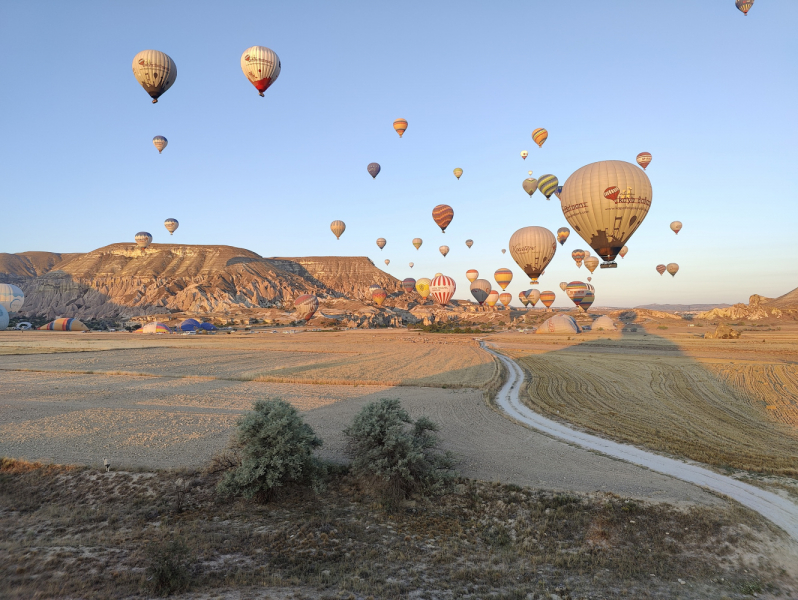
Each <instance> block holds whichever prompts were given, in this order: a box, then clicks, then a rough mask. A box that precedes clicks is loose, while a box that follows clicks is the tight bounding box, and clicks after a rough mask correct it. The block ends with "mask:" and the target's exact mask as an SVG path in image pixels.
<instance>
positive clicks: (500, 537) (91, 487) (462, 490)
mask: <svg viewBox="0 0 798 600" xmlns="http://www.w3.org/2000/svg"><path fill="white" fill-rule="evenodd" d="M214 483H215V478H214V477H213V476H210V475H206V474H202V473H198V472H197V473H188V472H184V473H168V472H146V473H121V472H120V473H114V472H112V473H108V474H106V473H98V472H93V471H90V470H88V469H69V468H63V467H52V466H51V467H43V466H41V465H31V464H20V463H17V462H15V461H7V460H6V461H3V462H2V463H0V596H2V597H3V598H9V599H12V600H16V599H21V598H31V597H37V598H61V597H80V598H118V597H128V596H130V595H134V594H138V593H140V592H146V591H147V590H148V589H150V586H151V585H152V582H151V581H149V582H148V581H147V573H148V572H150V573H151V572H153V569H152V568H153V564H152V557H153V556H154V555H157V554H158V552H155V553H154V552H153V549H155V550H160V552H161V553H163V552H168V548H169V544H170V543H171V542H172V541H173V540H179V541H182V542H183V543H184V544H185V545H186V547H187V549H188V553H187V559H188V565H187V567H188V571H187V573H188V575H189V577H190V581H189V585H190V589H191V591H192V592H194V593H200V592H205V593H214V592H222V591H225V590H228V591H229V590H231V589H234V590H235V589H239V590H253V589H262V588H263V587H278V588H282V589H283V590H291V589H294V590H301V594H300V595H299V596H295V597H303V598H333V597H350V598H365V597H366V596H368V595H371V596H374V597H381V598H404V597H414V598H418V597H462V598H485V597H494V598H504V599H511V598H513V599H522V598H548V597H550V594H553V593H556V594H558V595H559V597H561V598H564V599H576V598H606V597H619V596H620V597H624V596H625V597H632V598H673V597H677V596H678V597H680V598H696V599H697V598H701V599H706V598H717V599H720V598H727V599H728V598H744V597H746V594H747V593H749V592H750V591H751V590H754V591H757V590H758V591H770V592H772V593H774V594H781V595H782V597H792V596H793V595H794V593H795V592H796V590H798V588H796V587H795V582H794V581H793V580H792V579H791V578H790V576H789V575H787V574H785V573H784V571H783V570H782V569H780V566H779V565H780V564H781V563H780V560H787V557H785V555H784V554H785V552H787V551H789V547H788V546H784V545H781V544H782V543H783V542H781V541H775V542H774V540H778V539H779V538H778V537H777V536H776V534H774V533H773V532H772V531H771V530H770V529H769V528H768V527H767V525H766V524H764V523H763V522H762V521H761V520H759V519H758V518H757V517H755V516H753V515H751V514H750V513H748V512H746V511H743V510H742V509H738V508H727V509H719V508H717V507H716V508H712V509H709V508H699V507H694V508H691V509H688V510H677V509H673V508H671V507H668V506H667V505H654V506H652V505H645V504H636V503H634V502H631V501H627V500H624V499H622V498H619V497H617V496H613V495H591V496H576V495H563V494H551V493H545V492H539V491H535V490H531V489H525V488H519V487H517V486H499V485H489V484H484V483H479V482H475V481H462V482H461V483H460V484H459V485H458V486H457V489H456V493H454V494H451V495H448V496H444V497H441V498H439V499H436V501H435V502H426V501H423V500H421V499H418V500H416V501H412V502H409V503H406V504H405V505H403V506H402V507H401V508H399V509H397V510H395V511H392V512H388V511H386V510H384V509H383V508H381V507H380V506H379V505H376V504H375V503H374V500H373V499H372V498H370V497H369V496H368V495H366V494H364V493H363V491H361V490H360V489H359V488H358V487H357V485H356V484H355V483H354V482H353V481H351V480H350V479H349V478H348V477H347V476H346V475H337V476H335V478H334V479H333V480H331V481H330V484H329V487H328V490H327V492H326V493H325V494H324V495H323V496H321V497H314V496H310V495H293V496H286V497H283V498H282V499H281V500H278V501H277V502H275V503H272V504H267V505H254V504H247V503H243V502H231V503H227V502H221V501H220V500H219V498H218V497H217V496H216V495H215V494H214V493H213V486H214ZM774 543H775V544H776V545H775V546H774V545H772V544H774ZM779 555H781V556H779ZM148 568H149V571H148V570H147V569H148ZM679 580H681V582H684V583H680V581H679Z"/></svg>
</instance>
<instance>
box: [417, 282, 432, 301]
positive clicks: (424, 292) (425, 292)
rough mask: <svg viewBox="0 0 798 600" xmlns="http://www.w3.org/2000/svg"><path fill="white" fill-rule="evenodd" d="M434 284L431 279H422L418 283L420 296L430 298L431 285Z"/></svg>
mask: <svg viewBox="0 0 798 600" xmlns="http://www.w3.org/2000/svg"><path fill="white" fill-rule="evenodd" d="M430 283H432V281H431V280H430V279H428V278H427V277H422V278H421V279H419V280H418V281H416V291H417V292H418V295H419V296H421V297H422V298H424V299H426V298H427V296H429V284H430Z"/></svg>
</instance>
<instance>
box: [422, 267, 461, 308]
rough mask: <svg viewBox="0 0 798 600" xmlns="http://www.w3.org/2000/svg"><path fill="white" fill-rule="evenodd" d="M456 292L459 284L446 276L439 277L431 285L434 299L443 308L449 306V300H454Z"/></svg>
mask: <svg viewBox="0 0 798 600" xmlns="http://www.w3.org/2000/svg"><path fill="white" fill-rule="evenodd" d="M456 290H457V284H455V282H454V279H452V278H451V277H447V276H446V275H438V276H437V277H436V278H435V279H433V280H432V283H430V285H429V291H430V295H431V296H432V299H433V300H435V302H437V303H438V304H440V305H441V306H446V305H447V304H449V300H451V299H452V296H454V292H455V291H456Z"/></svg>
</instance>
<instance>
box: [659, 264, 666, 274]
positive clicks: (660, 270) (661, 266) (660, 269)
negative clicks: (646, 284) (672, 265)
mask: <svg viewBox="0 0 798 600" xmlns="http://www.w3.org/2000/svg"><path fill="white" fill-rule="evenodd" d="M667 269H668V267H666V266H665V265H657V273H659V274H660V275H662V274H663V273H664V272H665V271H666V270H667Z"/></svg>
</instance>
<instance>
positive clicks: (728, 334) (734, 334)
mask: <svg viewBox="0 0 798 600" xmlns="http://www.w3.org/2000/svg"><path fill="white" fill-rule="evenodd" d="M739 337H740V332H739V331H737V330H736V329H732V328H731V327H729V326H728V325H725V324H723V323H721V324H720V325H718V326H717V327H716V328H715V331H714V333H713V332H707V333H705V334H704V339H708V340H709V339H714V340H736V339H739Z"/></svg>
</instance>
